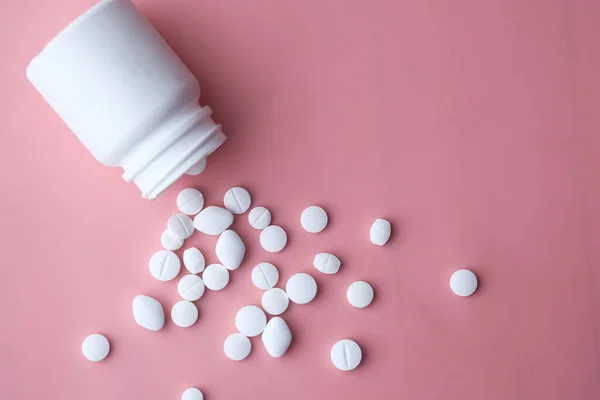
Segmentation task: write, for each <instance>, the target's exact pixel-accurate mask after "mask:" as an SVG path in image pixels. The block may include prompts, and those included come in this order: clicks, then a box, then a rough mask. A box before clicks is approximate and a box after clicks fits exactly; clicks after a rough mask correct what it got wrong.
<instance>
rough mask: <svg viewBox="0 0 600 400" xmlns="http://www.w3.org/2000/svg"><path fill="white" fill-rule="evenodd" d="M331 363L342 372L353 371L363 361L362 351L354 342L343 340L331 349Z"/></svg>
mask: <svg viewBox="0 0 600 400" xmlns="http://www.w3.org/2000/svg"><path fill="white" fill-rule="evenodd" d="M330 356H331V362H332V363H333V365H335V367H336V368H337V369H339V370H342V371H351V370H353V369H354V368H356V367H358V365H359V364H360V362H361V360H362V350H361V349H360V346H359V345H358V343H356V342H355V341H354V340H350V339H343V340H340V341H339V342H337V343H336V344H334V345H333V347H332V348H331V354H330Z"/></svg>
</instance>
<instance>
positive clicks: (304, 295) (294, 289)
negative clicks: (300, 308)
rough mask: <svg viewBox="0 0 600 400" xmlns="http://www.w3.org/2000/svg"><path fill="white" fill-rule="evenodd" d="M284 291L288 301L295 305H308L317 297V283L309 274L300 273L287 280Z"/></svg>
mask: <svg viewBox="0 0 600 400" xmlns="http://www.w3.org/2000/svg"><path fill="white" fill-rule="evenodd" d="M285 291H286V292H287V295H288V297H289V298H290V300H291V301H293V302H294V303H296V304H306V303H310V302H311V301H312V299H314V298H315V296H316V295H317V282H316V281H315V278H313V277H312V276H310V275H309V274H305V273H304V272H300V273H298V274H294V275H292V276H291V277H290V279H288V281H287V284H286V285H285Z"/></svg>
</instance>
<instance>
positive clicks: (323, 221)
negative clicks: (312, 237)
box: [300, 206, 329, 233]
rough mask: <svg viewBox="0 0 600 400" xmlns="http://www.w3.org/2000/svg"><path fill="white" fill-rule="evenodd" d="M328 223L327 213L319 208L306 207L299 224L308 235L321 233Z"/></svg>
mask: <svg viewBox="0 0 600 400" xmlns="http://www.w3.org/2000/svg"><path fill="white" fill-rule="evenodd" d="M328 221H329V217H327V213H326V212H325V210H324V209H322V208H321V207H319V206H310V207H307V208H306V209H305V210H304V211H302V215H301V216H300V224H301V225H302V227H303V228H304V230H305V231H307V232H310V233H318V232H321V231H322V230H323V229H325V227H326V226H327V222H328Z"/></svg>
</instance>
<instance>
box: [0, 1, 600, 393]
mask: <svg viewBox="0 0 600 400" xmlns="http://www.w3.org/2000/svg"><path fill="white" fill-rule="evenodd" d="M91 4H92V0H59V1H56V0H44V1H39V0H36V1H33V0H20V1H9V0H4V1H3V2H2V3H1V4H0V50H1V53H0V54H2V66H1V67H0V70H1V72H2V73H1V74H0V106H1V111H0V128H1V129H2V133H1V134H0V152H1V153H0V155H1V157H0V160H1V161H0V163H1V165H0V182H2V193H1V194H2V195H1V196H0V218H1V221H2V233H1V235H2V250H3V252H4V254H3V256H2V267H1V268H2V271H3V273H2V275H1V278H0V285H1V288H0V301H1V302H2V310H1V311H0V321H1V322H0V323H1V329H0V398H1V399H10V400H12V399H34V398H40V399H41V398H43V399H52V400H53V399H62V400H64V399H86V400H96V399H97V400H101V399H102V400H105V399H114V400H119V399H127V400H129V399H161V400H164V399H177V398H179V396H180V393H181V392H182V391H183V390H184V389H185V388H186V387H188V386H194V385H195V386H198V387H199V388H201V389H202V390H203V391H204V392H205V394H206V398H207V400H214V399H253V398H260V399H263V400H271V399H273V400H274V399H278V400H279V399H286V400H287V399H412V400H421V399H424V400H425V399H446V400H453V399H456V400H459V399H460V400H476V399H477V400H479V399H486V400H507V399H510V400H512V399H527V400H530V399H545V400H551V399H573V400H592V399H598V398H600V380H599V378H598V377H599V376H600V368H599V366H600V342H599V335H600V328H599V326H600V325H599V324H600V315H599V310H600V294H599V289H600V281H599V280H600V275H599V273H598V265H599V263H600V209H599V208H598V204H600V180H599V179H598V171H599V170H600V157H599V155H600V154H599V153H600V151H599V148H600V136H599V135H598V131H599V129H600V113H598V112H597V109H598V104H600V95H599V94H598V93H600V79H598V71H599V70H600V56H599V54H600V52H599V46H598V36H599V34H600V28H599V25H598V20H599V19H600V5H599V3H598V2H597V1H591V0H589V1H586V0H574V1H553V0H549V1H546V0H538V1H534V0H529V1H523V0H503V1H479V2H478V1H467V0H460V1H453V2H448V1H370V2H366V1H341V0H340V1H332V0H328V1H323V0H312V1H301V2H295V1H280V0H264V1H257V2H249V1H243V0H239V1H233V0H230V1H222V0H203V1H193V0H170V1H166V0H138V1H137V4H138V5H139V7H140V8H141V10H142V11H143V12H144V13H145V14H146V15H148V16H149V18H150V20H151V21H152V22H153V23H154V24H155V25H156V26H157V28H158V29H159V30H160V32H161V33H163V35H164V36H165V38H166V39H167V40H168V41H169V42H170V43H171V44H172V46H173V47H174V49H175V50H176V51H177V52H178V53H179V54H180V55H181V57H182V58H183V59H184V61H185V62H186V63H188V65H189V66H190V68H191V69H192V71H193V72H194V73H195V74H196V75H197V77H198V78H199V80H200V82H201V84H202V86H203V88H204V95H203V98H202V103H208V104H210V105H211V107H213V108H214V109H215V111H216V117H217V119H218V120H219V121H220V122H222V123H223V124H224V126H225V130H226V132H227V133H228V134H229V136H230V139H231V140H230V141H229V142H228V143H227V144H226V146H224V147H223V148H222V149H221V150H219V151H218V152H217V153H216V154H214V155H213V156H211V159H210V161H209V167H208V168H207V171H206V172H205V173H203V174H202V175H200V176H198V177H188V178H186V179H185V180H184V181H183V182H180V183H179V184H178V185H177V186H176V187H174V188H172V189H171V190H169V191H168V192H166V193H165V194H164V195H163V196H162V197H161V198H160V199H159V200H157V201H154V202H149V201H146V200H142V199H141V198H140V194H139V193H138V190H137V188H136V187H135V186H134V185H132V184H129V185H128V184H125V183H123V182H122V181H121V179H120V171H118V170H111V169H109V168H105V167H103V166H101V165H100V164H98V163H96V162H95V160H94V159H93V158H92V157H91V156H90V155H89V154H88V153H87V152H86V151H85V149H84V148H83V147H82V146H81V145H80V144H79V143H78V141H77V139H76V138H75V136H74V135H72V134H71V133H70V132H68V130H67V128H66V127H65V126H64V125H63V124H62V123H61V122H60V121H59V119H58V118H57V117H56V116H55V115H54V113H53V112H52V111H51V110H50V108H49V107H48V106H47V105H46V104H45V103H44V102H43V101H42V99H41V98H40V97H39V95H37V94H36V92H35V91H34V89H33V88H32V87H31V86H30V85H29V84H28V82H27V81H26V78H25V72H24V71H25V66H26V65H27V63H28V61H29V60H30V59H31V58H32V57H33V56H34V55H35V54H36V53H37V52H38V51H39V50H40V49H41V48H42V47H43V45H44V43H45V41H46V40H48V39H49V38H51V37H52V36H53V35H54V34H55V33H56V32H58V30H59V29H60V28H62V27H63V26H64V25H66V24H67V23H68V22H69V21H70V20H71V19H72V18H74V17H75V16H77V15H78V14H79V13H81V12H82V11H84V10H85V9H86V8H87V7H88V6H89V5H91ZM233 185H243V186H245V187H247V188H248V189H250V191H251V192H252V194H253V198H254V204H262V205H265V206H267V207H269V208H270V209H271V210H272V212H273V214H274V221H275V222H276V223H277V224H280V225H282V226H283V227H285V228H286V229H287V230H288V232H289V236H290V241H289V245H288V248H286V249H285V251H283V252H282V253H280V254H276V255H268V254H266V253H265V252H264V251H262V250H261V249H260V247H259V245H258V234H257V232H256V231H254V230H252V229H251V228H249V226H248V224H247V222H246V219H245V218H246V216H245V215H244V216H242V217H241V218H238V219H237V221H236V223H235V229H236V230H238V232H239V233H240V235H241V236H242V237H243V238H244V240H245V241H246V243H247V245H248V247H249V251H248V255H247V258H246V260H245V263H244V264H243V266H242V267H241V268H240V269H239V270H238V271H236V272H235V274H234V275H233V277H232V282H231V283H230V285H229V287H228V288H227V290H226V291H223V292H216V293H215V292H211V293H208V294H207V295H205V297H203V298H202V299H201V300H200V301H198V302H197V303H198V306H199V309H200V320H199V323H198V324H197V325H195V326H194V327H193V328H190V329H178V328H177V327H175V326H174V325H173V324H172V323H169V324H168V325H167V326H166V328H165V329H164V330H163V331H160V332H158V333H154V332H149V331H146V330H144V329H142V328H140V327H139V326H137V325H136V324H135V323H134V320H133V318H132V315H131V300H132V298H133V297H134V296H135V295H136V294H141V293H144V294H148V295H152V296H156V297H157V298H158V299H160V300H161V301H162V302H163V304H164V305H165V308H167V309H170V307H171V306H172V305H173V304H174V303H175V302H176V301H177V300H178V295H177V292H176V281H173V282H168V283H161V282H157V281H155V280H153V278H152V277H151V276H150V274H149V272H148V268H147V261H148V258H149V257H150V255H151V254H152V253H153V252H154V251H156V250H157V249H158V248H159V246H160V243H159V237H160V233H161V232H162V230H163V229H164V227H165V223H166V220H167V218H168V216H169V215H170V214H172V213H173V212H174V211H175V196H176V195H177V193H178V190H180V189H181V188H183V187H186V186H196V187H198V188H200V189H201V190H202V191H203V192H204V193H205V196H206V199H207V201H208V203H211V204H220V203H221V201H222V196H223V194H224V192H225V190H226V189H227V188H229V187H231V186H233ZM313 203H317V204H320V205H322V206H324V207H325V208H326V209H327V210H328V211H329V213H330V217H331V224H330V226H329V227H328V228H327V230H326V231H324V232H323V233H322V234H319V235H309V234H307V233H305V232H303V231H301V229H300V224H299V216H300V212H301V211H302V209H303V208H304V207H305V206H307V205H310V204H313ZM380 216H383V217H387V218H389V219H390V220H391V221H392V222H393V224H394V227H395V236H394V238H393V240H392V241H391V242H390V243H389V245H387V246H386V247H384V248H375V247H374V246H372V245H371V244H370V243H369V242H368V229H369V225H370V223H371V222H372V221H373V220H374V219H375V218H376V217H380ZM214 243H215V240H214V239H213V238H208V237H202V236H201V235H200V234H197V236H194V238H193V239H192V240H190V241H189V242H188V244H195V245H197V246H198V247H200V248H201V249H202V250H203V251H204V252H205V254H206V255H207V257H208V260H209V261H215V257H214V252H213V246H214ZM320 251H331V252H333V253H335V254H338V255H339V257H340V258H341V259H342V260H343V269H342V270H341V271H340V273H339V274H338V275H334V276H324V275H321V274H318V273H317V272H316V270H314V268H313V267H312V265H311V261H312V257H313V254H314V253H316V252H320ZM259 261H271V262H274V263H275V264H277V265H278V266H279V267H280V273H281V277H282V282H285V280H287V278H288V277H289V276H290V275H291V274H293V273H295V272H299V271H308V272H312V273H313V275H314V276H315V277H316V278H317V280H318V283H319V294H318V296H317V298H316V300H315V301H314V302H313V303H311V304H309V305H306V306H297V305H293V306H291V308H290V310H289V311H288V312H287V313H286V314H285V315H284V317H285V318H286V319H287V320H288V322H289V324H290V326H291V328H292V330H293V333H294V343H293V346H292V347H291V349H290V351H289V353H288V354H287V355H286V356H285V357H283V358H281V359H277V360H275V359H271V358H270V357H269V356H268V355H267V353H266V351H265V350H264V348H263V347H262V344H261V343H260V341H259V340H257V339H253V340H252V343H253V346H254V350H253V352H252V354H251V356H250V357H249V359H247V360H246V361H244V362H240V363H234V362H231V361H229V360H227V359H226V358H225V357H224V355H223V352H222V345H223V340H224V339H225V337H226V336H227V335H228V334H229V333H231V332H233V331H234V330H235V326H234V315H235V312H236V311H237V309H239V308H240V307H241V306H244V305H246V304H258V303H259V301H260V296H261V292H260V291H258V290H257V289H256V288H254V287H253V286H252V284H251V282H250V272H251V269H252V266H253V265H254V264H255V263H257V262H259ZM465 266H468V267H472V268H473V270H474V271H476V272H477V274H478V275H479V277H480V280H481V286H480V290H479V291H478V292H477V294H476V295H475V296H473V297H472V298H469V299H460V298H457V297H455V296H453V295H452V294H451V293H450V291H449V289H448V279H449V277H450V275H451V273H452V271H453V270H454V269H456V268H460V267H465ZM358 279H365V280H368V281H369V282H371V283H372V284H373V286H374V288H375V290H376V301H375V302H374V303H373V304H372V306H371V307H369V308H368V309H365V310H356V309H353V308H351V307H350V306H349V305H348V304H347V303H346V300H345V289H346V287H347V286H348V284H350V283H351V282H352V281H354V280H358ZM93 332H101V333H104V334H106V335H107V336H108V337H109V338H110V340H111V341H112V346H113V347H112V353H111V355H110V357H109V358H108V359H107V360H105V361H104V362H102V363H98V364H92V363H90V362H88V361H87V360H85V359H84V358H83V357H82V355H81V350H80V345H81V341H82V340H83V338H84V337H85V336H86V335H87V334H89V333H93ZM344 337H349V338H353V339H355V340H356V341H358V342H359V343H360V344H361V346H362V347H363V350H364V352H365V359H364V363H363V365H361V367H360V368H359V369H357V370H356V371H354V372H352V373H342V372H339V371H337V370H335V369H334V368H333V366H332V365H331V363H330V361H329V350H330V347H331V345H332V344H333V343H334V342H335V341H336V340H338V339H341V338H344Z"/></svg>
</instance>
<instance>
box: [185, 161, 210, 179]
mask: <svg viewBox="0 0 600 400" xmlns="http://www.w3.org/2000/svg"><path fill="white" fill-rule="evenodd" d="M205 169H206V158H202V159H201V160H200V161H198V162H197V163H196V164H194V165H192V167H191V168H190V169H188V170H187V172H186V174H188V175H191V176H196V175H199V174H201V173H202V172H203V171H204V170H205Z"/></svg>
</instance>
